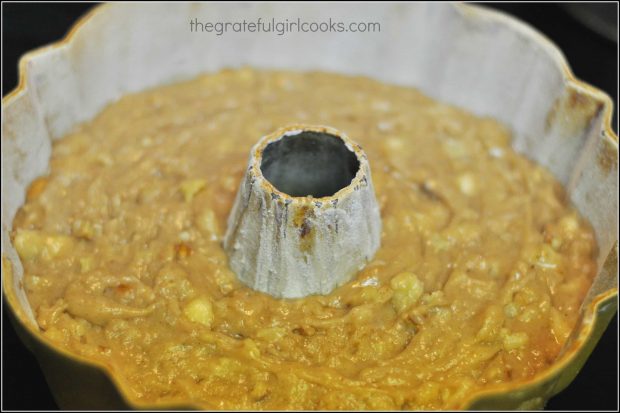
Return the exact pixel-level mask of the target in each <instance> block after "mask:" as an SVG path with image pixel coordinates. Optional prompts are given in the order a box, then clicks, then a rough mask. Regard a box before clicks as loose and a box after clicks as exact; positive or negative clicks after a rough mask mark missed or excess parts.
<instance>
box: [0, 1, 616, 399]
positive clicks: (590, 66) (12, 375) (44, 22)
mask: <svg viewBox="0 0 620 413" xmlns="http://www.w3.org/2000/svg"><path fill="white" fill-rule="evenodd" d="M93 6H94V4H84V3H61V4H54V3H46V4H25V3H22V4H20V3H3V4H2V12H3V20H2V27H3V32H2V36H3V38H2V46H3V50H2V74H3V78H2V87H3V92H2V94H3V96H4V95H6V94H7V93H9V92H10V91H11V90H12V89H13V88H15V86H16V85H17V61H18V59H19V57H20V56H21V55H22V54H23V53H25V52H27V51H29V50H31V49H34V48H36V47H38V46H41V45H45V44H47V43H49V42H52V41H55V40H58V39H60V38H61V37H62V36H64V34H65V33H66V32H67V30H68V29H69V27H70V26H71V25H72V23H73V22H75V20H76V19H77V18H78V17H79V16H80V15H82V14H83V13H84V12H85V11H86V10H88V9H90V8H91V7H93ZM485 6H486V7H491V8H497V9H500V10H503V11H506V12H508V13H510V14H512V15H514V16H516V17H519V18H520V19H522V20H524V21H526V22H529V23H530V24H531V25H532V26H534V27H536V28H537V29H538V30H540V31H541V32H543V33H544V34H546V35H547V36H548V37H549V38H550V39H551V40H552V41H554V42H555V43H556V44H557V45H558V46H559V47H560V49H561V50H562V51H563V52H564V54H565V56H566V58H567V59H568V61H569V63H570V65H571V67H572V69H573V71H574V73H575V74H576V76H577V77H578V78H580V79H583V80H584V81H586V82H588V83H590V84H592V85H594V86H597V87H598V88H600V89H602V90H604V91H605V92H607V94H609V95H610V96H611V97H612V99H613V100H614V103H615V104H617V102H618V52H617V50H618V49H617V43H615V42H614V41H613V40H611V39H610V38H609V35H608V36H604V35H601V30H598V29H600V28H601V27H602V26H600V25H599V27H598V29H597V27H596V26H594V29H591V28H588V27H587V26H585V25H584V24H583V22H582V17H587V16H586V11H583V14H579V13H580V12H581V11H577V13H578V14H577V15H575V13H574V12H571V10H569V9H568V8H567V7H566V6H565V5H562V4H558V3H554V4H540V3H538V4H516V3H511V4H493V3H486V4H485ZM586 7H590V6H586ZM594 7H597V6H594ZM598 7H599V9H598V10H595V12H598V16H599V17H600V16H602V17H610V16H611V18H610V20H611V21H612V24H615V31H616V34H617V25H618V22H617V7H618V6H617V4H612V3H608V4H606V5H603V6H600V5H599V6H598ZM605 8H606V9H605ZM601 12H602V13H601ZM590 21H592V19H590ZM599 23H601V22H600V21H599ZM595 24H596V23H595ZM616 114H617V109H616ZM614 129H615V130H616V131H617V130H618V127H617V116H614ZM7 311H8V310H7V308H6V305H5V304H4V301H3V316H2V336H3V343H2V344H3V348H2V358H3V371H2V373H3V382H2V386H3V388H2V390H3V400H2V407H3V409H20V410H21V409H28V410H39V409H56V408H57V406H56V404H55V402H54V400H53V398H52V395H51V394H50V391H49V389H48V387H47V383H46V382H45V379H44V377H43V375H42V372H41V369H40V368H39V366H38V364H37V361H36V359H35V358H34V357H33V356H32V354H30V353H29V351H28V350H27V349H26V348H25V347H24V346H23V345H22V343H21V342H20V341H19V339H18V338H17V336H16V335H15V332H14V330H13V328H12V326H11V325H10V323H9V320H8V317H7V314H6V312H7ZM617 374H618V319H617V315H616V316H614V318H613V320H612V321H611V324H610V326H609V328H608V329H607V331H606V332H605V334H604V335H603V337H602V338H601V341H600V342H599V344H598V345H597V347H596V348H595V349H594V352H593V353H592V356H590V358H589V359H588V362H587V363H586V365H585V366H584V368H583V370H582V371H581V372H580V373H579V375H578V376H577V378H576V379H575V381H574V382H573V383H572V384H571V385H570V386H569V387H568V388H567V389H566V390H565V391H564V392H562V393H561V394H559V395H557V396H556V397H554V398H553V399H551V400H550V401H549V403H548V404H547V409H552V410H585V409H588V410H605V409H606V410H612V409H613V410H615V409H617V408H618V376H617Z"/></svg>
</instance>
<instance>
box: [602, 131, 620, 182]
mask: <svg viewBox="0 0 620 413" xmlns="http://www.w3.org/2000/svg"><path fill="white" fill-rule="evenodd" d="M597 161H598V165H599V167H600V168H601V170H602V171H603V172H604V173H606V174H609V173H610V172H612V171H613V170H614V169H615V170H616V172H617V171H618V148H617V147H616V146H615V145H614V144H613V143H612V142H611V141H610V140H609V139H606V138H605V137H603V138H602V139H601V144H600V146H599V148H598V153H597Z"/></svg>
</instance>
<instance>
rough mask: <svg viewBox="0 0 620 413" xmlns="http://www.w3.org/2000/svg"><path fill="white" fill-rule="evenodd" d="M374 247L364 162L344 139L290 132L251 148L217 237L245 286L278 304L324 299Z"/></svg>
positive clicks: (375, 213) (322, 129)
mask: <svg viewBox="0 0 620 413" xmlns="http://www.w3.org/2000/svg"><path fill="white" fill-rule="evenodd" d="M380 241H381V216H380V214H379V207H378V205H377V200H376V198H375V192H374V188H373V185H372V179H371V175H370V165H369V164H368V158H367V157H366V154H365V153H364V151H363V150H362V148H361V147H360V146H359V145H357V144H356V143H354V142H353V141H351V140H350V139H349V138H348V137H347V136H346V135H345V134H343V133H342V132H340V131H338V130H336V129H333V128H330V127H326V126H309V125H292V126H288V127H285V128H282V129H279V130H277V131H275V132H274V133H272V134H270V135H267V136H265V137H263V138H262V139H260V140H259V142H258V143H257V144H256V145H255V146H254V147H253V148H252V150H251V152H250V159H249V164H248V168H247V171H246V174H245V176H244V178H243V180H242V182H241V185H240V187H239V191H238V192H237V197H236V199H235V203H234V206H233V209H232V211H231V213H230V216H229V218H228V228H227V231H226V235H225V237H224V248H225V250H226V253H227V254H228V258H229V265H230V267H231V269H232V270H233V271H234V272H235V274H236V275H237V277H238V278H239V280H240V281H242V282H243V283H244V284H246V285H248V286H249V287H251V288H253V289H254V290H257V291H261V292H264V293H267V294H270V295H272V296H274V297H277V298H299V297H305V296H308V295H315V294H328V293H330V292H331V291H332V290H333V289H334V288H336V287H338V286H340V285H342V284H344V283H346V282H347V281H349V280H351V279H352V278H353V277H354V276H355V274H356V273H357V272H358V271H360V270H361V269H362V268H364V266H365V265H366V263H367V262H368V261H370V260H371V259H372V257H373V256H374V254H375V252H376V251H377V249H378V248H379V244H380Z"/></svg>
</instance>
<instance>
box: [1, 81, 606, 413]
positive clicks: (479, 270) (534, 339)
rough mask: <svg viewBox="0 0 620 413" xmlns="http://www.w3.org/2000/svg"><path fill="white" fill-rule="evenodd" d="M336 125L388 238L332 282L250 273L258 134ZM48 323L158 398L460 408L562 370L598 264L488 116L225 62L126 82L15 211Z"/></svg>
mask: <svg viewBox="0 0 620 413" xmlns="http://www.w3.org/2000/svg"><path fill="white" fill-rule="evenodd" d="M292 123H308V124H325V125H330V126H333V127H335V128H337V129H339V130H341V131H343V132H344V133H346V134H347V135H348V136H350V137H351V139H353V140H355V141H357V142H358V143H360V144H361V145H362V146H363V147H364V149H365V151H366V153H367V155H368V157H369V161H370V165H371V168H372V176H373V181H374V185H375V189H376V193H377V198H378V201H379V203H380V207H381V215H382V220H383V234H382V246H381V248H380V250H379V251H378V252H377V254H376V256H375V257H374V259H373V261H372V262H370V263H369V264H368V265H367V267H366V268H365V269H364V270H363V271H361V272H360V273H359V274H358V276H357V278H355V279H354V280H352V281H351V282H349V283H348V284H346V285H344V286H342V287H340V288H338V289H336V290H335V291H333V292H332V293H331V294H330V295H328V296H313V297H307V298H303V299H296V300H277V299H274V298H272V297H270V296H267V295H265V294H262V293H258V292H254V291H252V290H251V289H249V288H247V287H245V286H243V285H242V284H240V283H239V282H238V281H237V280H236V278H235V275H234V274H233V273H232V272H231V271H230V270H229V269H228V266H227V258H226V255H225V254H224V252H223V250H222V246H221V238H222V235H223V233H224V230H225V225H226V219H227V217H228V213H229V211H230V209H231V207H232V203H233V200H234V196H235V194H236V191H237V186H238V184H239V182H240V181H241V178H242V175H243V172H244V169H245V167H246V163H247V159H248V153H249V149H250V148H251V146H252V145H253V144H254V143H255V142H256V141H257V140H258V139H259V138H260V137H261V136H263V135H265V134H267V133H270V132H272V131H274V130H275V129H277V128H279V127H281V126H285V125H288V124H292ZM13 239H14V243H15V245H16V247H17V249H18V252H19V254H20V256H21V259H22V261H23V263H24V266H25V278H24V285H25V288H26V291H27V294H28V297H29V300H30V303H31V305H32V308H33V309H34V311H35V314H36V318H37V321H38V323H39V325H40V327H41V330H42V331H43V334H45V335H46V336H47V337H49V338H50V339H51V340H53V341H54V342H57V343H58V344H59V345H60V346H64V347H66V348H68V349H70V350H71V351H73V352H75V353H79V354H82V355H84V356H86V357H89V358H92V359H97V360H99V361H101V362H103V363H105V364H106V365H108V366H110V368H111V369H112V370H113V371H114V372H115V374H116V375H117V376H118V377H119V379H120V381H121V382H123V383H125V384H126V386H127V388H128V389H129V392H130V395H131V396H133V397H134V398H136V399H140V400H143V401H145V402H160V401H166V402H175V401H187V400H193V401H194V402H196V403H200V404H201V405H202V406H203V407H205V408H224V409H238V408H243V409H284V408H285V409H423V408H459V407H462V403H463V401H464V400H465V398H466V397H468V396H469V395H471V394H472V393H473V392H475V391H476V390H478V389H481V388H490V387H492V386H494V385H497V384H499V383H504V382H509V381H518V380H522V379H526V378H529V377H532V376H533V375H535V374H536V373H538V372H540V371H541V370H544V369H546V368H547V367H549V365H550V364H551V363H553V362H554V360H555V358H556V357H557V355H558V353H559V351H560V349H561V347H562V345H563V343H564V342H565V340H566V338H567V335H568V334H569V332H570V330H571V329H572V327H573V326H574V324H575V323H576V320H577V317H578V310H579V306H580V304H581V301H582V299H583V297H584V295H585V293H586V291H587V289H588V287H589V286H590V284H591V281H592V278H593V276H594V274H595V270H596V268H595V262H594V254H595V252H596V251H595V249H596V245H595V241H594V237H593V233H592V231H591V230H590V227H589V226H588V224H587V223H586V222H585V221H584V220H583V219H582V218H580V217H579V215H578V214H577V213H576V212H575V210H574V209H572V208H571V207H570V206H569V205H568V203H567V200H566V198H565V194H564V192H563V189H562V187H561V186H560V185H559V184H558V183H557V182H556V181H555V180H554V179H553V178H552V177H551V175H550V174H549V173H548V172H546V171H545V170H544V169H543V168H541V167H539V166H537V165H535V164H533V163H532V162H530V161H528V160H527V159H526V158H524V157H522V156H520V155H518V154H516V153H515V152H513V151H512V150H511V149H510V134H509V132H508V131H507V130H506V129H504V128H503V127H502V126H501V125H500V124H498V123H496V122H495V121H493V120H491V119H484V118H479V117H475V116H473V115H472V114H470V113H467V112H465V111H463V110H461V109H457V108H455V107H452V106H448V105H445V104H442V103H438V102H436V101H434V100H432V99H430V98H428V97H426V96H424V95H422V94H421V93H420V92H418V91H416V90H414V89H409V88H403V87H397V86H390V85H385V84H382V83H379V82H376V81H373V80H370V79H367V78H362V77H347V76H341V75H335V74H326V73H291V72H270V71H265V72H259V71H253V70H250V69H241V70H228V71H223V72H220V73H217V74H214V75H206V76H203V77H199V78H197V79H195V80H192V81H188V82H185V83H180V84H175V85H171V86H166V87H161V88H157V89H154V90H151V91H147V92H144V93H140V94H136V95H131V96H126V97H124V98H122V99H120V100H119V101H118V102H115V103H113V104H112V105H110V106H109V107H107V108H106V109H105V110H104V111H103V112H102V113H101V114H100V115H99V116H97V117H96V118H95V119H94V120H93V121H92V122H90V123H87V124H85V125H83V126H81V127H80V128H79V129H77V130H76V131H75V132H74V133H72V134H70V135H69V136H67V137H65V138H64V139H62V140H60V141H58V142H56V143H55V144H54V146H53V153H52V159H51V172H50V175H49V176H47V177H42V178H39V179H38V180H36V181H35V182H34V183H33V184H32V185H31V187H30V189H29V192H28V199H27V202H26V204H25V205H24V206H23V208H22V209H21V210H20V211H19V213H18V216H17V218H16V220H15V223H14V234H13Z"/></svg>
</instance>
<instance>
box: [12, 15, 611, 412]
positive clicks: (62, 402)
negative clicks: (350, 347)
mask: <svg viewBox="0 0 620 413" xmlns="http://www.w3.org/2000/svg"><path fill="white" fill-rule="evenodd" d="M265 16H268V17H273V18H275V19H276V21H278V20H279V21H284V20H285V19H287V18H290V17H291V16H300V17H302V16H303V18H304V19H306V20H308V21H328V20H329V18H331V19H332V20H336V21H344V22H347V21H368V20H369V16H371V18H370V19H371V20H372V21H377V22H380V23H381V32H379V33H332V34H317V33H287V34H286V35H284V36H278V35H275V34H274V33H261V34H257V33H243V34H242V33H231V34H224V35H223V36H216V35H215V34H213V33H211V34H207V33H191V32H190V30H189V21H190V20H191V19H194V18H198V19H199V20H204V21H226V20H231V21H233V20H235V19H236V18H240V19H246V20H254V21H255V20H256V19H257V18H258V17H262V18H263V19H264V18H265ZM592 64H596V62H592ZM240 65H250V66H254V67H263V68H280V69H290V70H324V71H331V72H340V73H347V74H352V75H366V76H370V77H373V78H375V79H378V80H381V81H385V82H388V83H393V84H401V85H407V86H414V87H417V88H419V89H420V90H422V91H423V92H424V93H426V94H428V95H430V96H431V97H433V98H436V99H439V100H442V101H445V102H449V103H452V104H455V105H458V106H460V107H462V108H465V109H467V110H469V111H471V112H473V113H476V114H479V115H487V116H492V117H494V118H496V119H498V120H499V121H501V122H503V123H504V124H506V125H508V126H509V127H511V128H512V131H513V134H514V147H515V149H516V150H517V151H519V152H521V153H523V154H525V155H526V156H528V157H530V158H531V159H533V160H535V161H536V162H538V163H540V164H542V165H544V166H546V167H547V168H548V169H549V170H550V171H551V172H552V173H553V174H554V175H555V176H556V178H558V179H559V180H560V181H561V182H562V183H563V184H564V185H565V187H566V188H567V190H568V193H569V195H570V199H571V200H572V202H573V203H574V205H575V206H576V207H577V208H578V209H579V210H580V212H581V213H582V214H583V215H584V216H586V217H587V218H588V219H589V220H590V222H591V224H592V226H593V228H594V230H595V232H596V236H597V241H598V245H599V255H598V259H597V263H598V265H599V268H600V271H599V274H598V275H597V277H596V279H595V281H594V284H593V286H592V288H591V290H590V292H589V294H588V296H587V297H586V300H585V302H584V304H583V307H582V315H581V319H580V322H579V323H578V325H577V326H576V328H575V330H574V332H573V334H572V336H571V338H570V339H569V341H568V343H567V345H566V347H565V349H564V351H563V352H562V354H561V355H560V356H559V357H558V360H557V361H556V363H555V364H554V365H553V366H552V367H551V368H549V369H548V370H546V371H543V372H541V373H540V374H538V375H536V376H535V377H533V378H532V379H530V380H527V381H519V382H511V383H507V384H505V385H503V386H502V387H501V388H493V389H491V390H487V391H483V392H478V393H475V394H471V395H470V397H469V398H468V399H467V400H465V401H464V403H463V405H462V406H461V407H462V408H472V409H473V408H475V409H510V408H529V409H533V408H540V407H542V406H544V403H545V402H546V400H548V399H549V398H550V397H551V396H553V395H554V394H557V393H558V392H560V391H561V390H562V389H564V388H565V387H566V386H567V385H568V384H569V383H570V382H571V381H572V380H573V378H574V377H575V376H576V375H577V373H578V372H579V370H580V368H581V367H582V366H583V364H584V363H585V361H586V359H587V357H588V355H589V354H590V353H591V351H592V349H593V347H594V346H595V345H596V343H597V341H598V339H599V338H600V336H601V334H602V333H603V331H604V330H605V328H606V326H607V325H608V323H609V321H610V319H611V318H612V316H613V314H614V313H615V312H616V309H617V292H618V287H617V286H618V281H617V274H618V266H617V262H618V242H617V227H618V212H617V211H618V137H617V136H616V135H615V134H614V132H613V131H612V130H611V127H610V122H611V116H612V106H613V104H612V101H611V100H610V98H609V97H608V96H607V95H606V94H604V93H603V92H601V91H599V90H598V89H596V88H594V87H592V86H590V85H588V84H585V83H583V82H581V81H579V80H578V79H576V78H575V77H574V75H573V74H572V72H571V70H570V68H569V66H568V64H567V62H566V60H565V59H564V57H563V55H562V53H561V52H560V51H559V50H558V48H557V47H556V46H554V45H553V44H552V43H551V42H550V41H549V40H548V39H546V38H545V37H543V36H542V35H541V34H539V33H538V32H536V31H535V30H533V29H532V28H530V27H529V26H527V25H525V24H523V23H521V22H519V21H517V20H516V19H514V18H511V17H509V16H506V15H504V14H501V13H497V12H493V11H489V10H486V9H484V8H480V7H476V6H470V5H462V4H363V5H359V4H358V5H355V4H344V3H339V4H330V5H329V6H327V5H325V4H308V3H304V4H277V5H276V4H233V3H228V4H221V3H218V4H206V3H201V4H170V3H164V4H162V3H158V4H120V3H117V4H108V5H103V6H99V7H96V8H95V9H93V10H92V11H91V12H90V13H88V14H87V15H86V16H84V17H83V18H82V19H81V20H80V21H79V22H78V23H77V24H76V25H75V27H73V29H71V31H70V32H69V34H68V35H67V36H66V37H65V38H64V39H63V40H62V41H60V42H57V43H54V44H52V45H50V46H48V47H44V48H41V49H38V50H35V51H33V52H30V53H28V54H26V55H25V56H24V57H23V58H22V59H21V61H20V64H19V68H20V80H19V86H18V87H17V88H16V89H15V90H14V91H12V92H11V93H10V94H9V95H8V96H6V97H5V98H4V99H3V101H2V116H3V124H2V277H3V280H2V281H3V292H4V295H5V299H6V300H7V302H8V307H9V309H10V312H11V316H12V319H13V321H14V324H15V327H16V329H17V331H18V333H19V334H20V336H21V338H22V340H23V341H24V343H25V344H26V345H27V346H28V347H29V348H30V349H31V350H32V351H33V352H34V354H35V355H36V357H37V358H38V360H39V362H40V364H41V367H42V368H43V371H44V372H45V375H46V378H47V381H48V383H49V385H50V387H51V389H52V392H53V394H54V395H55V398H56V401H57V402H58V404H59V406H61V407H62V408H64V409H71V408H75V409H87V408H96V409H107V408H166V407H169V408H171V407H176V408H181V407H199V406H198V405H197V404H196V403H195V402H193V401H192V400H187V403H184V404H183V406H180V405H174V406H172V405H161V404H158V405H155V406H153V405H148V404H145V403H144V402H140V401H139V400H134V399H132V398H131V397H130V396H129V394H130V393H129V392H128V391H127V390H126V389H127V386H126V384H125V383H123V382H122V379H121V378H119V377H116V376H115V375H114V374H113V373H112V372H111V371H110V370H109V369H108V368H106V367H105V366H103V365H100V364H97V363H93V362H92V361H89V360H86V359H84V358H83V357H80V356H77V355H75V354H71V353H69V352H68V351H67V350H64V349H62V348H58V347H57V346H56V345H55V344H53V343H52V342H50V341H49V340H48V339H46V338H45V337H44V336H43V335H42V334H41V333H40V332H39V329H38V327H37V325H36V323H35V321H34V318H33V316H32V310H31V309H30V307H29V304H28V301H27V299H26V295H25V293H24V290H23V287H22V283H21V278H22V274H23V268H22V265H21V263H20V261H19V258H18V256H17V254H16V252H15V250H14V248H13V246H12V245H11V243H10V239H9V232H10V230H11V228H12V222H13V218H14V216H15V212H16V211H17V209H18V208H19V207H20V205H21V204H22V203H23V202H24V197H25V189H26V188H27V186H28V184H29V183H30V182H31V181H32V180H33V179H34V178H35V177H37V176H39V175H42V174H44V173H45V172H46V171H47V169H48V161H49V157H50V153H51V142H52V141H53V140H55V139H59V138H61V137H62V136H63V135H65V134H66V133H67V132H69V131H70V130H71V129H72V128H73V127H74V126H75V125H76V124H78V123H80V122H83V121H86V120H88V119H91V118H92V117H93V116H94V115H95V114H97V112H99V111H100V110H101V109H102V108H103V107H104V106H105V105H106V104H108V103H110V102H112V101H114V100H115V99H117V98H118V97H120V96H122V95H124V94H127V93H132V92H136V91H140V90H143V89H145V88H149V87H154V86H157V85H162V84H166V83H171V82H174V81H177V80H182V79H187V78H191V77H193V76H196V75H198V74H200V73H203V72H211V71H215V70H218V69H221V68H224V67H238V66H240Z"/></svg>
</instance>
